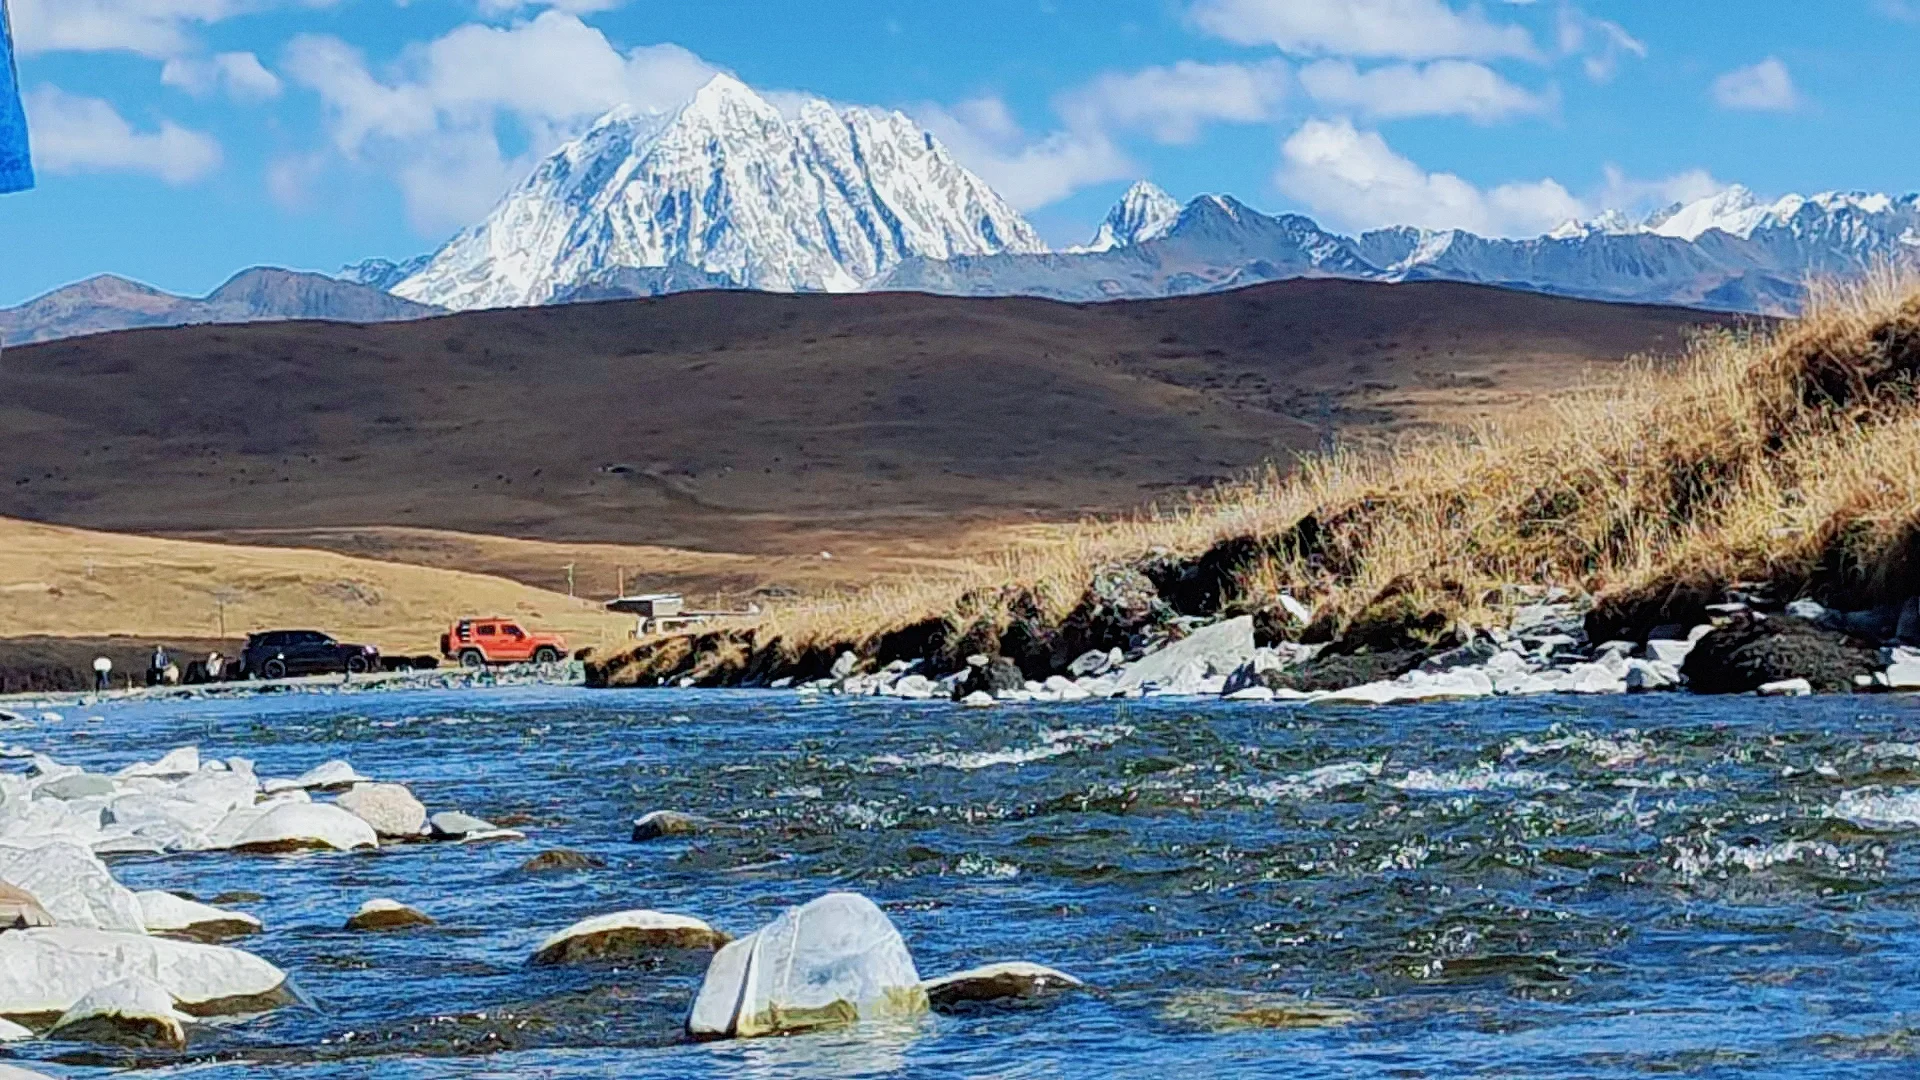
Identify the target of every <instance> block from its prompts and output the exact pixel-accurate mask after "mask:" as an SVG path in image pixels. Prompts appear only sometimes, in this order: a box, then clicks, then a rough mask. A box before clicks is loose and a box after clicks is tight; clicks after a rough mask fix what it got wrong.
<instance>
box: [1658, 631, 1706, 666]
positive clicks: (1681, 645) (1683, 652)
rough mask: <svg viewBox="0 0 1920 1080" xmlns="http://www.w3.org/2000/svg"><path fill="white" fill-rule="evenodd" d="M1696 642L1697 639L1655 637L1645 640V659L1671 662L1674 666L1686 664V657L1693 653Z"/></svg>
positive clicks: (1664, 662) (1665, 662)
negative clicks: (1683, 639) (1679, 639)
mask: <svg viewBox="0 0 1920 1080" xmlns="http://www.w3.org/2000/svg"><path fill="white" fill-rule="evenodd" d="M1698 644H1699V642H1698V641H1672V640H1668V639H1664V638H1657V639H1655V640H1653V641H1649V642H1647V649H1646V653H1647V659H1649V660H1653V661H1656V662H1658V663H1662V664H1672V665H1673V666H1674V667H1676V668H1677V667H1681V666H1683V665H1684V664H1686V662H1687V657H1688V656H1690V655H1692V654H1693V649H1694V646H1695V645H1698Z"/></svg>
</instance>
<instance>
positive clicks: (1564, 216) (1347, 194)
mask: <svg viewBox="0 0 1920 1080" xmlns="http://www.w3.org/2000/svg"><path fill="white" fill-rule="evenodd" d="M1274 179H1275V183H1276V184H1278V185H1279V188H1280V190H1281V191H1282V192H1284V193H1285V194H1287V195H1288V196H1290V197H1292V198H1293V199H1296V200H1298V201H1299V202H1300V203H1301V204H1303V205H1304V206H1306V207H1307V208H1309V209H1311V210H1312V211H1314V212H1315V213H1317V214H1319V215H1321V216H1322V217H1324V218H1325V219H1326V220H1328V221H1330V222H1331V223H1333V224H1335V225H1339V226H1343V227H1346V228H1350V229H1356V230H1361V229H1374V228H1381V227H1383V226H1388V225H1414V226H1418V227H1420V228H1427V229H1465V230H1468V231H1470V232H1474V233H1478V234H1480V235H1482V236H1538V235H1540V234H1541V233H1544V232H1546V231H1548V230H1550V229H1552V228H1553V227H1555V226H1556V225H1559V224H1561V223H1562V222H1565V221H1567V220H1568V219H1571V218H1578V217H1582V216H1584V215H1585V213H1586V210H1587V207H1586V205H1585V204H1584V203H1582V202H1581V201H1580V200H1579V199H1577V198H1575V197H1574V196H1573V195H1572V194H1571V193H1570V192H1568V191H1567V189H1566V188H1564V187H1562V186H1561V185H1560V184H1559V183H1558V182H1556V181H1554V180H1540V181H1536V182H1533V183H1519V184H1502V185H1500V186H1499V187H1496V188H1493V189H1491V190H1482V189H1480V188H1478V187H1475V186H1474V185H1473V184H1471V183H1469V182H1467V181H1466V180H1463V179H1461V178H1460V177H1459V176H1456V175H1454V174H1452V173H1430V172H1427V171H1426V170H1424V169H1422V168H1421V167H1420V166H1418V165H1416V164H1414V163H1413V162H1412V161H1409V160H1407V159H1406V158H1404V157H1402V156H1400V155H1399V154H1398V153H1396V152H1395V151H1394V150H1393V148H1392V147H1390V146H1388V145H1387V141H1386V140H1385V139H1383V138H1381V137H1380V135H1379V133H1377V132H1371V131H1360V130H1358V129H1356V128H1355V127H1354V126H1353V124H1352V123H1351V122H1349V121H1346V120H1332V121H1329V120H1309V121H1307V122H1306V123H1305V124H1303V125H1302V126H1301V127H1300V130H1298V131H1296V132H1294V133H1293V135H1291V136H1290V137H1288V139H1287V140H1286V142H1285V143H1284V144H1283V145H1282V146H1281V166H1280V171H1279V173H1278V174H1277V175H1276V176H1275V178H1274Z"/></svg>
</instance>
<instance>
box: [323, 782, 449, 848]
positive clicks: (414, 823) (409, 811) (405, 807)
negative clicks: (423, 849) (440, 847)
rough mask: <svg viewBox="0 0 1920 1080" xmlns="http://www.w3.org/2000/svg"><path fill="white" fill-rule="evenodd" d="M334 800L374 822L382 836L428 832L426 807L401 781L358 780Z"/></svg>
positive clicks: (405, 836) (403, 836)
mask: <svg viewBox="0 0 1920 1080" xmlns="http://www.w3.org/2000/svg"><path fill="white" fill-rule="evenodd" d="M333 801H334V805H336V806H338V807H340V808H341V809H343V810H345V811H347V812H348V813H350V814H352V815H354V816H355V817H357V818H359V819H360V820H362V821H364V822H366V823H367V824H369V825H371V826H373V831H374V832H376V833H378V834H379V835H380V838H381V839H382V840H411V839H418V838H419V837H421V836H423V835H425V834H426V831H427V808H426V807H425V806H423V805H421V802H420V800H419V799H416V798H414V797H413V792H411V791H408V790H407V789H406V788H405V787H403V786H401V785H399V784H355V785H353V786H352V787H350V788H348V789H347V790H346V791H343V792H341V793H340V797H339V798H337V799H335V800H333Z"/></svg>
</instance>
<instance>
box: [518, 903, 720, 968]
mask: <svg viewBox="0 0 1920 1080" xmlns="http://www.w3.org/2000/svg"><path fill="white" fill-rule="evenodd" d="M726 943H727V935H725V934H722V933H720V932H719V931H718V930H715V929H714V928H713V927H711V926H708V925H707V924H706V923H704V922H702V921H700V920H699V919H696V918H694V917H693V916H691V915H673V914H669V913H667V912H664V911H616V912H614V913H613V914H611V915H596V916H594V917H593V918H591V919H582V920H581V921H579V922H577V923H574V924H573V925H572V926H569V927H567V928H566V929H565V930H561V931H559V932H557V933H555V934H553V935H551V936H550V937H548V938H547V940H545V941H543V942H541V943H540V947H539V948H538V949H535V950H534V952H533V962H534V963H536V964H576V963H586V962H591V961H596V960H612V959H621V958H625V957H630V956H643V955H649V954H654V953H662V952H672V951H676V950H688V949H699V950H706V951H711V950H714V949H718V948H719V947H721V946H722V945H725V944H726Z"/></svg>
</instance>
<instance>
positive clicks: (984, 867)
mask: <svg viewBox="0 0 1920 1080" xmlns="http://www.w3.org/2000/svg"><path fill="white" fill-rule="evenodd" d="M953 872H954V873H955V874H957V875H959V876H960V877H982V878H1002V879H1005V878H1017V877H1019V876H1020V868H1019V867H1017V866H1015V865H1013V864H1012V863H1009V862H1001V861H1000V860H998V859H989V858H987V857H986V856H985V855H973V854H967V855H962V856H960V861H959V863H957V864H956V865H955V866H954V868H953Z"/></svg>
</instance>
